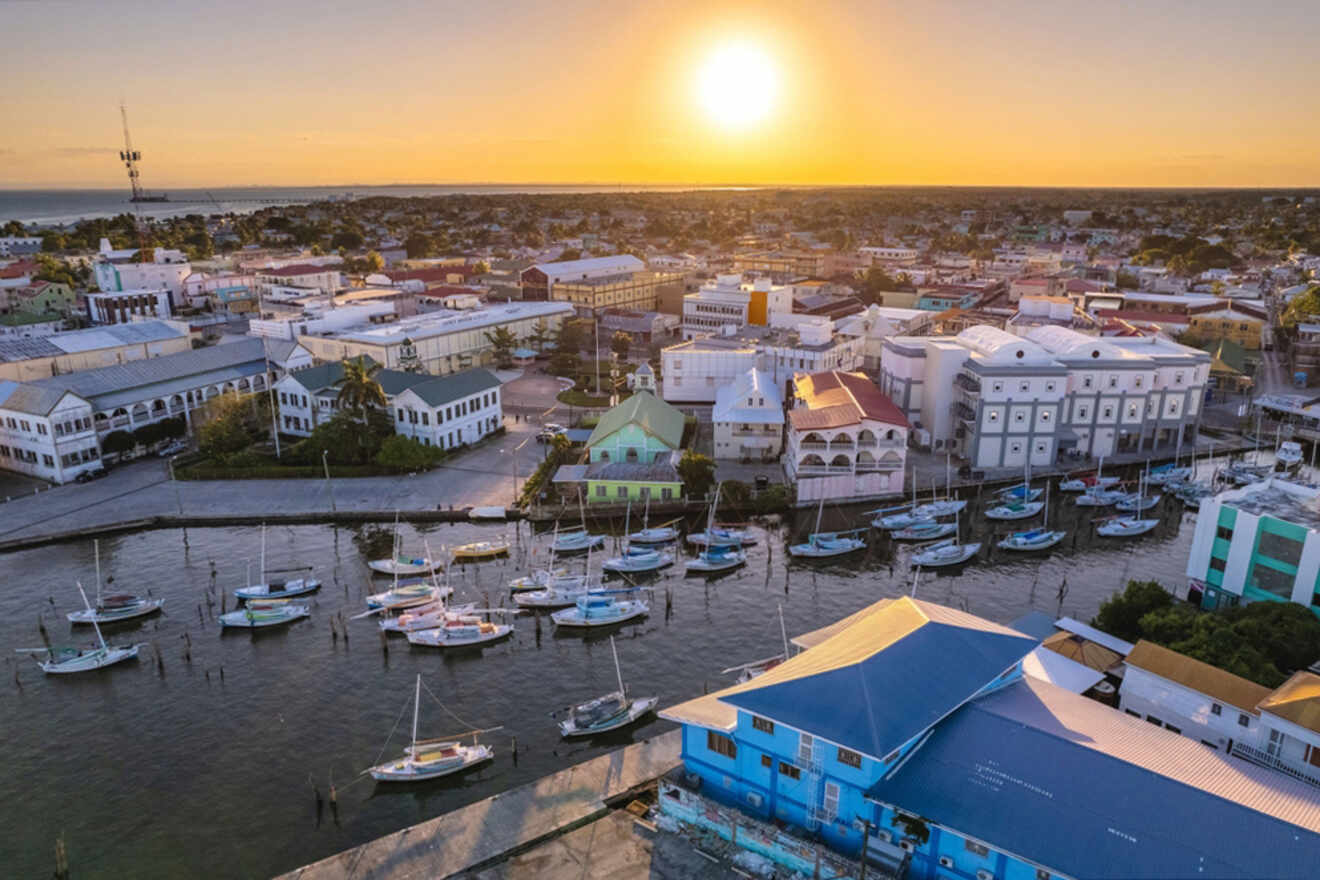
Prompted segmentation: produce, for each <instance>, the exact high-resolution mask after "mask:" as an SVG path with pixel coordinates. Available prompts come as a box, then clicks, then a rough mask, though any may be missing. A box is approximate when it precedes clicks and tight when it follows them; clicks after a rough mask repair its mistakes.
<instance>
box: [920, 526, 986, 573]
mask: <svg viewBox="0 0 1320 880" xmlns="http://www.w3.org/2000/svg"><path fill="white" fill-rule="evenodd" d="M959 525H960V522H959V521H955V522H954V529H953V535H954V536H953V537H952V538H949V539H948V540H945V541H939V542H937V543H935V544H928V545H926V546H925V547H923V548H921V550H920V551H919V552H917V553H914V554H913V556H912V564H913V565H917V566H922V567H924V568H941V567H943V566H947V565H961V564H962V563H964V562H966V561H967V560H969V559H971V558H972V557H973V556H975V555H976V554H977V553H979V552H981V542H980V541H972V542H971V543H969V544H963V543H961V541H960V540H959V539H958V533H959V531H960V529H959V528H958V526H959Z"/></svg>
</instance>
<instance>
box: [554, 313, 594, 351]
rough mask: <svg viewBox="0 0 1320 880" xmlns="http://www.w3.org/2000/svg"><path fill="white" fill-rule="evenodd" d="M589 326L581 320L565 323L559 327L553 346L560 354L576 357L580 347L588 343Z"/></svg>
mask: <svg viewBox="0 0 1320 880" xmlns="http://www.w3.org/2000/svg"><path fill="white" fill-rule="evenodd" d="M590 337H591V324H590V323H589V322H586V321H581V320H571V321H565V322H564V323H562V324H560V325H559V333H558V334H557V336H556V338H555V344H556V346H557V347H558V349H559V350H560V351H562V352H567V353H569V354H572V355H577V353H578V352H580V351H582V346H584V345H586V344H587V343H588V342H589V341H590Z"/></svg>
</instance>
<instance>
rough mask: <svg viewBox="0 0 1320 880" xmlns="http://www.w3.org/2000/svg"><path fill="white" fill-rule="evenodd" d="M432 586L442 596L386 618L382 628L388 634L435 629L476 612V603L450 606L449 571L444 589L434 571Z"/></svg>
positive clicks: (446, 572) (446, 571) (432, 573)
mask: <svg viewBox="0 0 1320 880" xmlns="http://www.w3.org/2000/svg"><path fill="white" fill-rule="evenodd" d="M430 552H431V551H430V548H429V547H428V548H427V554H428V555H429V554H430ZM431 586H432V587H433V588H435V590H436V591H437V592H438V593H439V594H440V597H439V598H437V599H436V600H435V601H434V602H429V603H427V604H426V605H415V606H412V607H410V608H406V609H403V610H401V611H400V613H398V614H396V615H394V616H392V617H384V618H382V619H381V621H380V628H381V629H382V630H383V631H384V632H388V633H410V632H417V631H418V630H423V629H435V628H436V627H437V626H442V625H444V623H445V621H447V620H449V619H451V618H453V617H456V616H460V615H464V614H472V613H473V612H474V611H475V610H476V607H477V605H476V603H475V602H469V603H467V604H466V605H449V604H448V603H447V601H446V599H447V597H448V596H451V595H453V592H454V591H453V589H452V588H449V571H448V570H447V569H446V570H445V584H444V588H442V587H441V586H440V582H439V579H438V578H437V577H436V573H435V572H434V571H432V572H431Z"/></svg>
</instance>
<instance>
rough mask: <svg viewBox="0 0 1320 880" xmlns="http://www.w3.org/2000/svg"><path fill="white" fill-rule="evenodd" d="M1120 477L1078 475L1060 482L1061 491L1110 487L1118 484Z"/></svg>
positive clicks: (1082, 490)
mask: <svg viewBox="0 0 1320 880" xmlns="http://www.w3.org/2000/svg"><path fill="white" fill-rule="evenodd" d="M1118 482H1119V478H1118V477H1077V478H1074V479H1071V480H1064V481H1063V482H1061V483H1059V491H1060V492H1085V491H1087V490H1089V489H1108V488H1109V487H1111V486H1115V485H1117V484H1118Z"/></svg>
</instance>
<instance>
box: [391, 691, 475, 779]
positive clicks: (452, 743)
mask: <svg viewBox="0 0 1320 880" xmlns="http://www.w3.org/2000/svg"><path fill="white" fill-rule="evenodd" d="M421 704H422V677H421V675H418V676H417V688H416V693H415V694H414V695H413V723H412V742H411V743H410V744H409V745H408V748H407V749H405V750H404V753H403V757H401V758H399V759H397V760H394V761H387V762H386V763H384V764H377V765H376V766H375V767H372V768H370V769H369V770H367V772H368V773H370V774H371V778H372V779H375V780H376V781H378V782H420V781H422V780H426V779H435V778H437V777H440V776H448V775H449V774H451V773H457V772H459V771H460V770H466V769H468V768H469V767H474V766H476V765H477V764H482V763H485V762H486V761H489V760H491V759H492V758H494V757H495V751H494V749H492V748H491V747H490V746H486V745H479V744H478V743H477V736H478V735H480V734H483V733H490V732H491V731H492V730H499V729H500V728H498V727H492V728H488V729H487V730H473V731H469V732H468V733H463V734H459V735H458V736H457V737H453V738H443V737H442V738H440V739H424V740H419V739H418V738H417V716H418V713H419V711H420V709H421ZM465 736H471V737H472V745H470V746H465V745H462V744H461V743H459V742H458V738H459V737H465Z"/></svg>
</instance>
